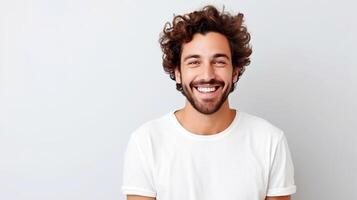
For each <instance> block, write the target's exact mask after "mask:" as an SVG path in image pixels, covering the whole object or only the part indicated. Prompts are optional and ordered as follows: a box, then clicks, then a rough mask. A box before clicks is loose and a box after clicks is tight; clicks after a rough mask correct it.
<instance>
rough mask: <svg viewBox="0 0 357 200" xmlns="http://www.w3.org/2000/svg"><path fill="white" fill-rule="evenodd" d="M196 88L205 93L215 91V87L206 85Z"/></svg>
mask: <svg viewBox="0 0 357 200" xmlns="http://www.w3.org/2000/svg"><path fill="white" fill-rule="evenodd" d="M197 90H198V91H200V92H205V93H207V92H213V91H215V90H216V88H215V87H206V88H204V87H198V88H197Z"/></svg>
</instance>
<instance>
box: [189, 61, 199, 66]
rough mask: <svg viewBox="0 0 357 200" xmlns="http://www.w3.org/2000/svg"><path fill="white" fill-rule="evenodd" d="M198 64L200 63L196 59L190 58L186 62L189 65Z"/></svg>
mask: <svg viewBox="0 0 357 200" xmlns="http://www.w3.org/2000/svg"><path fill="white" fill-rule="evenodd" d="M199 64H200V62H199V61H198V60H192V61H189V62H188V63H187V65H189V66H196V65H199Z"/></svg>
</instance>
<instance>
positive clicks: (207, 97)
mask: <svg viewBox="0 0 357 200" xmlns="http://www.w3.org/2000/svg"><path fill="white" fill-rule="evenodd" d="M193 90H194V91H193V92H194V93H195V94H196V95H197V97H198V98H199V99H201V100H203V101H213V100H214V99H217V98H218V97H219V94H220V93H219V91H221V90H222V86H221V85H196V86H193Z"/></svg>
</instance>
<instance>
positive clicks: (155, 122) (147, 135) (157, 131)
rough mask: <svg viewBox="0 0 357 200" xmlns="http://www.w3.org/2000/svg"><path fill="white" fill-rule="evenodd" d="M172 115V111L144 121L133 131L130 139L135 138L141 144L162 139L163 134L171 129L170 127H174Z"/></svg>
mask: <svg viewBox="0 0 357 200" xmlns="http://www.w3.org/2000/svg"><path fill="white" fill-rule="evenodd" d="M170 117H171V113H167V114H165V115H162V116H161V117H159V118H156V119H152V120H149V121H147V122H145V123H143V124H142V125H140V126H139V127H138V128H137V129H135V130H134V131H133V132H132V134H131V139H130V140H135V142H136V143H137V144H139V145H140V144H141V145H142V144H143V143H148V142H150V143H152V142H154V141H157V140H160V138H162V137H163V134H165V133H166V132H167V131H168V130H170V128H171V129H172V125H171V119H170Z"/></svg>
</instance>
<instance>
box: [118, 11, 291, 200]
mask: <svg viewBox="0 0 357 200" xmlns="http://www.w3.org/2000/svg"><path fill="white" fill-rule="evenodd" d="M242 22H243V14H240V13H239V14H238V15H235V16H232V15H230V14H228V13H225V12H219V11H217V9H216V8H215V7H213V6H207V7H204V8H203V9H202V10H199V11H195V12H192V13H189V14H186V15H179V16H176V17H174V19H173V22H172V24H166V26H165V27H164V31H163V34H162V35H161V38H160V44H161V48H162V50H163V53H164V56H163V66H164V70H165V71H166V72H167V73H169V75H170V77H171V78H172V79H173V80H175V81H176V87H177V89H178V90H179V91H181V92H182V94H183V95H184V96H185V97H186V99H187V101H186V104H185V106H184V108H182V109H180V110H177V111H174V112H171V113H169V114H166V115H165V116H163V117H161V118H159V119H156V120H152V121H149V122H147V123H145V124H144V125H142V126H141V127H140V128H138V129H137V130H136V131H135V132H134V133H133V134H132V135H131V138H130V140H129V144H128V147H127V151H126V155H125V164H124V178H123V186H122V191H123V193H124V194H126V195H127V199H128V200H153V199H158V200H219V199H224V200H230V199H231V200H264V199H266V200H288V199H290V195H291V194H293V193H295V191H296V186H295V184H294V168H293V164H292V160H291V156H290V152H289V148H288V145H287V141H286V138H285V136H284V134H283V132H282V131H281V130H280V129H279V128H277V127H275V126H273V125H272V124H270V123H269V122H267V121H266V120H264V119H261V118H259V117H256V116H253V115H250V114H247V113H245V112H242V111H237V110H235V109H231V108H230V107H229V100H228V95H229V94H230V93H231V92H232V91H233V90H234V86H235V83H236V82H237V81H238V80H239V77H240V76H241V75H242V73H243V71H244V69H245V66H247V65H248V64H249V62H250V61H249V56H250V54H251V52H252V51H251V48H250V46H249V40H250V35H249V33H248V32H247V29H246V27H245V26H244V25H243V24H242Z"/></svg>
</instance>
